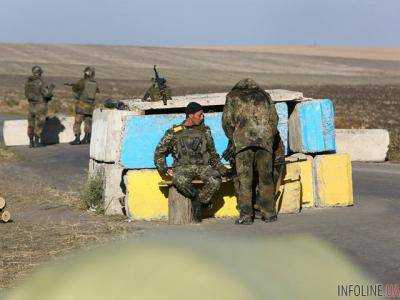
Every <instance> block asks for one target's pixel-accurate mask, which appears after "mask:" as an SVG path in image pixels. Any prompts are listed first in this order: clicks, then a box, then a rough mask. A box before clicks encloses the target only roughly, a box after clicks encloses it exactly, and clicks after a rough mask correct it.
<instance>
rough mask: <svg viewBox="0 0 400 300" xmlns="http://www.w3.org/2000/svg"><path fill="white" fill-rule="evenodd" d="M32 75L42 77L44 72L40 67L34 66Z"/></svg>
mask: <svg viewBox="0 0 400 300" xmlns="http://www.w3.org/2000/svg"><path fill="white" fill-rule="evenodd" d="M32 74H33V75H39V76H40V75H42V74H43V70H42V68H41V67H40V66H37V65H36V66H33V68H32Z"/></svg>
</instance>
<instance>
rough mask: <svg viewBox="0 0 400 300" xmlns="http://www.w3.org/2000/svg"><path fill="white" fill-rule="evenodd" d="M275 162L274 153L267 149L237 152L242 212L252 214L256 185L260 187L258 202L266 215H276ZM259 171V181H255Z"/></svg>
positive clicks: (240, 207)
mask: <svg viewBox="0 0 400 300" xmlns="http://www.w3.org/2000/svg"><path fill="white" fill-rule="evenodd" d="M273 167H274V163H273V158H272V154H271V153H270V152H268V151H266V150H263V149H260V148H256V149H252V148H249V149H245V150H243V151H241V152H239V153H238V154H236V173H237V179H238V191H237V195H238V208H239V210H240V212H241V213H242V214H248V215H252V214H253V213H254V208H253V191H254V186H255V185H257V187H258V199H257V204H258V206H259V209H260V210H261V213H262V214H263V215H264V216H265V217H270V216H274V215H276V209H275V201H274V198H275V184H274V173H273V172H274V169H273ZM257 173H258V182H255V179H256V178H257V176H256V174H257Z"/></svg>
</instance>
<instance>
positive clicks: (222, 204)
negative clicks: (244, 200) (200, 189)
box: [212, 182, 239, 218]
mask: <svg viewBox="0 0 400 300" xmlns="http://www.w3.org/2000/svg"><path fill="white" fill-rule="evenodd" d="M215 197H216V199H215V204H214V209H213V212H212V213H213V214H214V216H215V217H216V218H228V217H236V216H238V215H239V212H238V211H237V209H236V205H237V199H236V196H235V188H234V187H233V183H232V182H226V183H223V184H222V187H221V189H220V192H219V193H218V194H217V195H215Z"/></svg>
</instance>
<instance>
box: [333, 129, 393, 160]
mask: <svg viewBox="0 0 400 300" xmlns="http://www.w3.org/2000/svg"><path fill="white" fill-rule="evenodd" d="M389 142H390V139H389V132H388V131H387V130H386V129H336V146H337V152H338V153H348V154H349V155H350V159H351V161H371V162H383V161H385V160H386V156H387V152H388V150H389Z"/></svg>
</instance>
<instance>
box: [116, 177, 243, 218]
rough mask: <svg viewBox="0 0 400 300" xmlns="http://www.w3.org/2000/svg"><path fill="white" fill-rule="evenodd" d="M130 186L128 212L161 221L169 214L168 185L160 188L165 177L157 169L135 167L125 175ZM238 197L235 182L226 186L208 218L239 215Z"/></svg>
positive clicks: (205, 214) (208, 213) (128, 186)
mask: <svg viewBox="0 0 400 300" xmlns="http://www.w3.org/2000/svg"><path fill="white" fill-rule="evenodd" d="M124 180H125V185H126V189H127V194H126V200H125V207H126V209H127V213H128V215H129V216H130V217H131V218H132V219H135V220H158V219H166V218H167V217H168V188H166V187H159V186H158V183H159V182H160V181H161V180H162V179H161V177H160V176H159V175H158V172H157V171H155V170H131V171H128V172H127V174H126V175H125V179H124ZM237 215H238V212H237V210H236V197H235V196H234V189H233V185H232V183H225V184H223V185H222V187H221V189H220V191H219V192H218V193H217V194H216V195H215V198H214V205H213V207H212V209H211V211H205V212H204V216H205V217H213V216H214V217H217V218H225V217H235V216H237Z"/></svg>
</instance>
